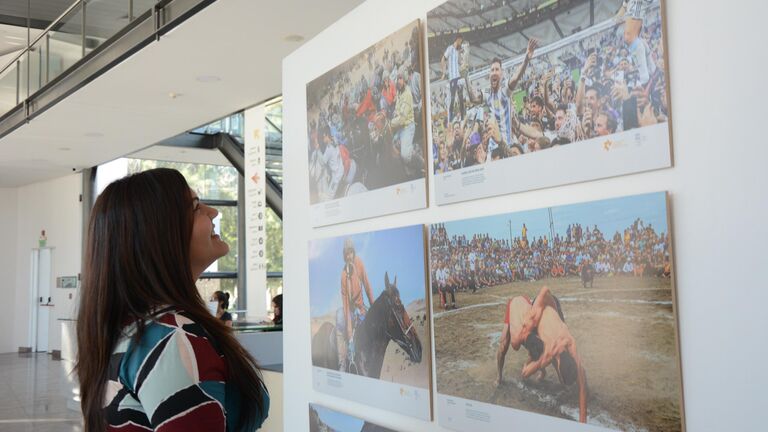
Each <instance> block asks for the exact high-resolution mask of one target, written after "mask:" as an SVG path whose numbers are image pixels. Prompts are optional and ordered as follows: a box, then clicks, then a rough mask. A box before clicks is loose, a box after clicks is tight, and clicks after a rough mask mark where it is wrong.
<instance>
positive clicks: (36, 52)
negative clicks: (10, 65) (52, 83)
mask: <svg viewBox="0 0 768 432" xmlns="http://www.w3.org/2000/svg"><path fill="white" fill-rule="evenodd" d="M27 56H29V94H33V93H34V92H36V91H38V90H40V87H42V86H44V85H45V83H46V82H47V81H46V73H47V70H48V63H47V61H48V52H47V46H46V38H45V37H42V38H41V39H40V40H39V41H37V42H36V43H35V45H33V46H32V49H31V50H30V51H29V52H27Z"/></svg>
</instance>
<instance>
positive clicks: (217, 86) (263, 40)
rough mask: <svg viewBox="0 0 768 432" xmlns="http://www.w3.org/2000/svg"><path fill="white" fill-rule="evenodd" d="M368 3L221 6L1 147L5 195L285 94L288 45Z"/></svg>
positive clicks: (243, 0) (289, 1) (237, 0)
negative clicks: (283, 78)
mask: <svg viewBox="0 0 768 432" xmlns="http://www.w3.org/2000/svg"><path fill="white" fill-rule="evenodd" d="M360 3H361V0H323V1H306V0H283V1H280V2H261V1H258V2H257V1H253V0H218V1H216V2H215V3H213V4H212V5H210V6H209V7H207V8H205V9H204V10H203V11H201V12H199V13H198V14H196V15H195V16H193V17H191V18H190V19H188V20H187V21H186V22H185V23H183V24H182V25H180V26H179V27H177V28H176V29H174V30H173V31H172V32H171V33H170V34H168V35H166V36H164V37H163V38H162V39H161V40H160V41H159V42H153V43H151V44H150V45H149V46H147V47H146V48H144V49H142V50H141V51H140V52H138V53H137V54H135V55H134V56H132V57H131V58H129V59H127V60H126V61H124V62H122V63H121V64H119V65H117V66H116V67H114V68H113V69H112V70H110V71H108V72H106V73H105V74H104V75H102V76H101V77H99V78H98V79H96V80H94V81H93V82H92V83H90V84H88V85H87V86H85V87H84V88H82V89H80V90H78V91H77V92H76V93H74V94H73V95H71V96H69V97H68V98H66V99H65V100H63V101H62V102H60V103H58V104H57V105H55V106H54V107H52V108H50V109H49V110H48V111H46V112H44V113H43V114H41V115H40V116H38V117H36V118H34V119H33V120H32V121H31V122H30V123H29V124H26V125H24V126H22V127H20V128H18V129H17V130H16V131H14V132H12V133H11V134H9V135H7V136H6V137H4V138H2V139H0V187H16V186H21V185H24V184H29V183H33V182H37V181H42V180H46V179H50V178H55V177H59V176H63V175H66V174H69V173H71V172H72V171H73V169H74V170H81V169H83V168H87V167H90V166H94V165H98V164H101V163H104V162H107V161H110V160H112V159H115V158H117V157H121V156H123V155H126V154H130V153H133V152H136V151H138V150H141V149H144V148H146V147H149V146H150V145H152V144H154V143H156V142H158V141H161V140H163V139H166V138H169V137H172V136H175V135H178V134H180V133H183V132H185V131H187V130H190V129H193V128H195V127H197V126H200V125H202V124H205V123H207V122H209V121H212V120H216V119H218V118H221V117H224V116H226V115H228V114H230V113H233V112H235V111H238V110H241V109H243V108H246V107H248V106H251V105H254V104H256V103H258V102H261V101H263V100H266V99H268V98H270V97H273V96H276V95H278V94H279V93H280V92H281V87H282V82H281V69H282V59H283V57H285V56H286V55H288V54H289V53H290V52H292V51H293V50H294V49H296V48H298V47H299V46H300V45H301V42H289V41H286V40H285V37H286V36H288V35H293V34H298V35H302V36H304V38H305V40H307V39H310V38H312V37H313V36H315V35H316V34H317V33H319V32H320V31H321V30H322V29H324V28H326V27H328V26H329V25H330V24H331V23H333V22H334V21H336V20H337V19H339V18H340V17H341V16H342V15H344V14H345V13H347V12H348V11H350V10H351V9H353V8H354V7H355V6H357V5H358V4H360ZM203 76H216V77H219V78H220V80H219V81H215V82H200V81H198V80H197V78H198V77H203ZM170 93H175V94H177V95H178V96H177V97H176V98H171V97H169V94H170ZM171 153H172V151H171ZM166 157H170V156H169V155H168V152H166Z"/></svg>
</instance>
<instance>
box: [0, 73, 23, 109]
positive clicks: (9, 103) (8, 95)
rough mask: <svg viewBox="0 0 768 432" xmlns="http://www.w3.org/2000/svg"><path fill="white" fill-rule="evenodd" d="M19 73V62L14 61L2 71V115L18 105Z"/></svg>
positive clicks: (0, 102)
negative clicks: (17, 83) (17, 81)
mask: <svg viewBox="0 0 768 432" xmlns="http://www.w3.org/2000/svg"><path fill="white" fill-rule="evenodd" d="M3 66H5V65H3ZM18 73H19V70H18V63H17V62H14V63H13V64H12V65H11V66H9V67H8V68H7V69H6V70H5V71H4V72H0V116H1V115H3V114H5V113H7V112H8V111H10V110H11V109H12V108H13V107H15V106H16V105H18V100H17V99H16V79H17V75H18Z"/></svg>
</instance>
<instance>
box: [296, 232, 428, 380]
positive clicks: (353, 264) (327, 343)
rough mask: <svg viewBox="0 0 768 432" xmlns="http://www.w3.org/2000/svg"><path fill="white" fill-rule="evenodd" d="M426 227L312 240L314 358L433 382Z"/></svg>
mask: <svg viewBox="0 0 768 432" xmlns="http://www.w3.org/2000/svg"><path fill="white" fill-rule="evenodd" d="M424 242H425V239H424V227H423V226H422V225H415V226H409V227H404V228H396V229H389V230H384V231H374V232H368V233H361V234H354V235H350V236H344V237H332V238H325V239H318V240H313V241H311V242H310V244H309V300H310V316H311V324H312V327H311V331H312V364H313V365H314V366H316V367H321V368H325V369H331V370H337V371H341V372H346V373H350V374H355V375H362V376H365V377H369V378H374V379H378V380H382V381H385V382H393V383H397V384H407V385H410V386H414V387H420V388H423V389H427V388H429V361H430V358H431V357H430V356H429V350H430V339H429V323H428V322H427V321H428V320H427V312H426V310H427V301H426V295H427V287H426V284H427V279H426V270H425V265H426V263H425V256H424V255H425V253H426V250H425V245H424Z"/></svg>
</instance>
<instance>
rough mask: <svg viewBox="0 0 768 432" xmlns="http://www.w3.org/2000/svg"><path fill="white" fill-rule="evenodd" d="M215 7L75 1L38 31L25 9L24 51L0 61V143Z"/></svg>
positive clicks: (152, 0) (190, 1)
mask: <svg viewBox="0 0 768 432" xmlns="http://www.w3.org/2000/svg"><path fill="white" fill-rule="evenodd" d="M213 2H215V0H77V1H75V2H74V3H73V4H72V5H71V6H70V7H68V8H67V9H66V10H65V11H64V12H63V13H62V14H61V15H60V16H59V17H58V18H56V19H55V20H54V21H53V22H52V23H51V24H49V25H47V26H46V27H45V29H44V30H42V31H40V30H37V29H35V28H33V27H32V23H33V22H35V23H39V22H40V21H39V20H37V19H34V20H33V19H32V17H31V16H30V13H29V8H28V13H27V17H26V18H27V44H26V46H25V47H24V48H22V49H21V50H20V52H18V53H15V54H10V55H8V57H7V58H8V59H9V60H10V61H8V60H6V59H3V58H2V57H0V139H2V137H4V136H5V135H7V134H9V133H11V132H12V131H13V130H15V129H16V128H18V127H20V126H22V125H23V124H26V123H28V122H29V121H31V120H32V119H33V118H34V117H36V116H38V115H40V114H41V113H43V112H45V110H47V109H48V108H50V107H52V106H53V105H55V104H57V103H58V102H60V101H61V100H63V99H64V98H66V97H67V96H69V95H70V94H72V93H73V92H75V91H77V90H78V89H80V88H82V87H83V86H85V85H86V84H88V83H89V82H91V81H93V80H94V79H96V78H97V77H99V76H100V75H101V74H103V73H104V72H106V71H107V70H109V69H110V68H112V67H113V66H115V65H117V64H119V63H120V62H122V61H124V60H126V59H128V58H129V57H130V56H131V55H133V54H134V53H136V52H138V51H139V50H140V49H142V48H143V47H145V46H147V45H148V44H150V43H152V42H156V41H158V40H160V38H161V37H162V36H163V35H165V34H166V33H168V32H169V31H171V30H173V29H174V28H175V27H176V26H178V25H179V24H181V23H182V22H184V21H185V20H186V19H188V18H189V17H191V16H193V15H194V14H196V13H197V12H199V11H200V10H202V9H204V8H205V7H207V6H208V5H210V4H212V3H213ZM38 32H39V33H38ZM33 34H35V35H36V36H34V38H33V37H32V35H33Z"/></svg>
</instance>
